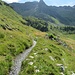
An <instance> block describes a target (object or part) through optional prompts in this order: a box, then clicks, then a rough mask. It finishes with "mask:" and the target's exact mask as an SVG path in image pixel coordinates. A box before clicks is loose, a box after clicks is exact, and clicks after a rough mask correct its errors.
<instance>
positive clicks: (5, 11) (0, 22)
mask: <svg viewBox="0 0 75 75" xmlns="http://www.w3.org/2000/svg"><path fill="white" fill-rule="evenodd" d="M25 23H26V21H25V20H23V19H22V17H21V16H20V15H18V14H17V13H16V12H15V11H13V9H11V7H10V6H9V5H8V4H7V3H5V2H2V1H0V75H8V74H9V71H10V67H11V65H12V64H13V63H12V59H14V58H15V57H16V55H18V54H19V53H21V52H23V51H24V50H25V49H27V48H29V47H30V46H31V45H32V39H33V38H34V36H35V35H37V32H38V33H40V34H41V32H40V31H38V30H36V29H33V28H31V27H28V26H25ZM34 34H35V35H34ZM37 36H38V35H37ZM39 36H41V35H39ZM42 36H43V35H42Z"/></svg>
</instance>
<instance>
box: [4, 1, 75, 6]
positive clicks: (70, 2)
mask: <svg viewBox="0 0 75 75" xmlns="http://www.w3.org/2000/svg"><path fill="white" fill-rule="evenodd" d="M3 1H6V2H7V3H12V2H20V3H24V2H27V1H39V0H3ZM44 2H45V3H46V4H47V5H52V6H64V5H67V6H68V5H70V6H73V5H75V0H44Z"/></svg>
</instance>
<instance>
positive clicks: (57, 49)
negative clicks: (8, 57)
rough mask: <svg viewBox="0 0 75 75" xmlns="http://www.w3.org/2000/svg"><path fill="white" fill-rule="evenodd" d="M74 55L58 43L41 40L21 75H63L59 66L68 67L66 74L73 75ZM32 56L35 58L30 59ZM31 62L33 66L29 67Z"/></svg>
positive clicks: (23, 65) (24, 63)
mask: <svg viewBox="0 0 75 75" xmlns="http://www.w3.org/2000/svg"><path fill="white" fill-rule="evenodd" d="M72 54H73V53H72V52H70V51H69V50H68V49H67V48H65V47H63V46H62V45H58V44H57V42H56V41H51V40H48V39H44V38H39V39H38V41H37V45H36V47H35V48H34V49H33V50H32V52H31V54H30V55H29V56H28V58H27V59H26V60H25V61H24V62H23V64H22V68H21V72H20V74H19V75H25V74H26V75H61V74H60V72H61V70H60V68H61V67H59V66H57V64H63V65H64V67H67V68H65V72H64V74H65V75H71V72H70V71H74V72H75V70H74V68H75V66H74V62H75V59H74V55H72ZM30 56H33V57H34V58H30ZM29 62H33V64H32V65H29ZM36 70H39V72H36ZM69 72H70V73H69Z"/></svg>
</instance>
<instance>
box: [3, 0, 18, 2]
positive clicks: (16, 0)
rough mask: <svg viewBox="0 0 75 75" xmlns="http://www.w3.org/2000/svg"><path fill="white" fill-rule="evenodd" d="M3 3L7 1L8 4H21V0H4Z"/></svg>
mask: <svg viewBox="0 0 75 75" xmlns="http://www.w3.org/2000/svg"><path fill="white" fill-rule="evenodd" d="M3 1H5V2H7V3H12V2H19V0H3Z"/></svg>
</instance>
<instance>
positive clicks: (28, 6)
mask: <svg viewBox="0 0 75 75" xmlns="http://www.w3.org/2000/svg"><path fill="white" fill-rule="evenodd" d="M10 6H12V7H13V9H14V10H15V11H16V12H18V13H19V14H21V15H22V16H23V17H25V16H35V17H37V18H42V19H44V20H46V21H50V22H53V20H52V19H51V17H54V18H55V19H57V20H59V21H60V22H61V23H63V24H66V25H75V15H74V13H75V7H74V6H73V7H70V6H63V7H62V6H60V7H56V6H47V5H46V4H45V2H44V1H43V0H40V1H39V2H37V1H34V2H26V3H11V4H10Z"/></svg>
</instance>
